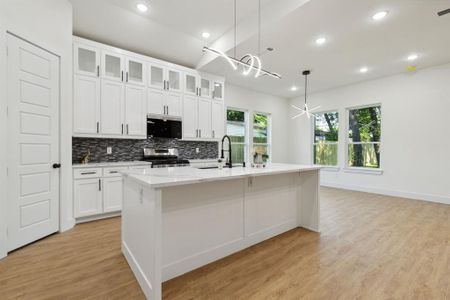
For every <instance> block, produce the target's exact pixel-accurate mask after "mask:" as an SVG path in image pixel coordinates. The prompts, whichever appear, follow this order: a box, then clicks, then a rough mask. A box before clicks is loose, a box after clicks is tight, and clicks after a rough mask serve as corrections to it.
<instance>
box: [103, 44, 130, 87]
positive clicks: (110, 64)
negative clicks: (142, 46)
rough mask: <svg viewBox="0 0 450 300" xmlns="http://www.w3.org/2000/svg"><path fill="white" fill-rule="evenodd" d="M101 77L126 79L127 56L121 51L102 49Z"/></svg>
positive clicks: (118, 79)
mask: <svg viewBox="0 0 450 300" xmlns="http://www.w3.org/2000/svg"><path fill="white" fill-rule="evenodd" d="M101 55H102V60H101V62H102V63H101V77H102V79H109V80H112V81H119V82H123V81H124V69H125V62H124V60H125V58H124V56H123V55H121V54H119V53H115V52H113V51H107V50H102V52H101Z"/></svg>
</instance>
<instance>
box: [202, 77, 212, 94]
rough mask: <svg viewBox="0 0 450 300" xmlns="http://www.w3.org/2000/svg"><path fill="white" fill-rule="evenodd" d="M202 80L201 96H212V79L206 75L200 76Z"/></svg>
mask: <svg viewBox="0 0 450 300" xmlns="http://www.w3.org/2000/svg"><path fill="white" fill-rule="evenodd" d="M199 81H200V84H199V85H200V95H199V96H200V97H203V98H212V87H211V80H210V79H208V78H206V77H203V76H202V77H199Z"/></svg>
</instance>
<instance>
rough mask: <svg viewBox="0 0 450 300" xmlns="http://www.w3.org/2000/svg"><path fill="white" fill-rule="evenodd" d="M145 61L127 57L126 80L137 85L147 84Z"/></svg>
mask: <svg viewBox="0 0 450 300" xmlns="http://www.w3.org/2000/svg"><path fill="white" fill-rule="evenodd" d="M145 79H146V77H145V62H144V61H142V60H139V59H135V58H131V57H127V58H126V74H125V82H126V83H132V84H137V85H146V80H145Z"/></svg>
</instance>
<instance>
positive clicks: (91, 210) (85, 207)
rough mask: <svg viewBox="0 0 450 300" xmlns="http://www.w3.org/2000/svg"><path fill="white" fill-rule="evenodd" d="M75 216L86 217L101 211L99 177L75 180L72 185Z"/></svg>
mask: <svg viewBox="0 0 450 300" xmlns="http://www.w3.org/2000/svg"><path fill="white" fill-rule="evenodd" d="M73 189H74V192H73V195H74V210H75V217H76V218H78V217H86V216H92V215H97V214H101V213H102V212H103V199H102V182H101V179H100V178H89V179H79V180H75V182H74V185H73Z"/></svg>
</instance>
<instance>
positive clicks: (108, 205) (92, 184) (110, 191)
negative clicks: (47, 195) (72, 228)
mask: <svg viewBox="0 0 450 300" xmlns="http://www.w3.org/2000/svg"><path fill="white" fill-rule="evenodd" d="M148 167H149V164H145V165H120V166H104V167H88V166H87V167H83V168H74V169H73V179H74V180H73V199H74V216H75V218H77V219H78V220H77V221H78V222H83V221H86V220H93V219H96V218H102V217H104V216H105V214H109V215H110V216H113V215H116V214H111V213H114V212H120V211H121V210H122V197H123V196H122V195H123V194H122V191H123V185H122V175H121V173H120V172H121V171H124V170H127V169H145V168H148Z"/></svg>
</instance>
